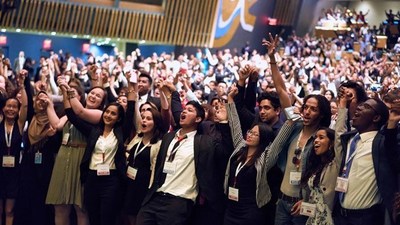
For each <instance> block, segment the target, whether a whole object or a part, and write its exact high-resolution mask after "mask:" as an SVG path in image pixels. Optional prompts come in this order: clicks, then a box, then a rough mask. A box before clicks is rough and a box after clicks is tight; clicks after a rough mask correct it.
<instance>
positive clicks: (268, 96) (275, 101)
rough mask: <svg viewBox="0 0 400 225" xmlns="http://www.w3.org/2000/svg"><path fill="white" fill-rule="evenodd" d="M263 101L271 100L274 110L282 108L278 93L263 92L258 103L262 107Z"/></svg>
mask: <svg viewBox="0 0 400 225" xmlns="http://www.w3.org/2000/svg"><path fill="white" fill-rule="evenodd" d="M263 100H269V101H270V102H271V105H272V107H274V109H277V108H280V107H281V102H280V101H279V96H278V93H276V92H275V91H268V92H262V93H261V94H260V96H258V99H257V103H258V104H259V105H260V104H261V102H262V101H263Z"/></svg>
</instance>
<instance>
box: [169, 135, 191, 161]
mask: <svg viewBox="0 0 400 225" xmlns="http://www.w3.org/2000/svg"><path fill="white" fill-rule="evenodd" d="M186 140H187V135H185V136H183V137H178V140H177V141H176V142H175V144H174V146H173V147H172V150H171V153H170V155H169V157H168V162H173V161H174V159H175V155H176V152H177V151H178V149H179V148H180V147H181V144H180V143H181V142H182V141H186Z"/></svg>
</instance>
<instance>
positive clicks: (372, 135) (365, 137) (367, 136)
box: [360, 130, 378, 143]
mask: <svg viewBox="0 0 400 225" xmlns="http://www.w3.org/2000/svg"><path fill="white" fill-rule="evenodd" d="M377 133H378V131H376V130H375V131H369V132H365V133H362V134H360V141H361V142H363V143H364V142H366V141H368V140H370V139H373V138H375V136H376V134H377Z"/></svg>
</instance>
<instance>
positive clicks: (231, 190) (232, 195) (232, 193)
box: [228, 187, 239, 202]
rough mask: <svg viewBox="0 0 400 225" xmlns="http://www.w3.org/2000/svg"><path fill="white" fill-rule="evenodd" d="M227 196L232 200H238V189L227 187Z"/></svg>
mask: <svg viewBox="0 0 400 225" xmlns="http://www.w3.org/2000/svg"><path fill="white" fill-rule="evenodd" d="M228 198H229V199H230V200H232V201H235V202H238V201H239V189H237V188H233V187H229V189H228Z"/></svg>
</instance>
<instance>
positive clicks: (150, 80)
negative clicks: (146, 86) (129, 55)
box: [139, 71, 153, 85]
mask: <svg viewBox="0 0 400 225" xmlns="http://www.w3.org/2000/svg"><path fill="white" fill-rule="evenodd" d="M139 77H146V78H147V79H149V83H150V85H151V84H152V83H153V79H152V78H151V76H150V74H148V73H147V72H145V71H143V72H142V71H141V72H140V75H139Z"/></svg>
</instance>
